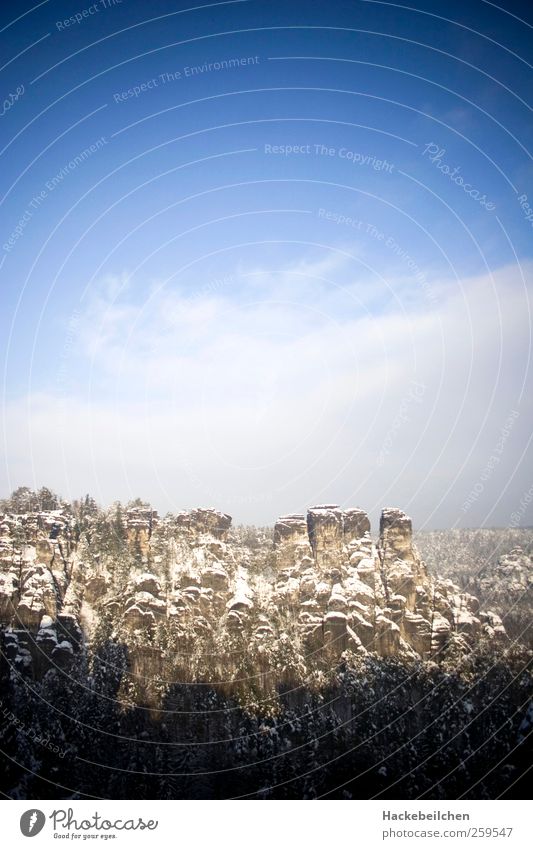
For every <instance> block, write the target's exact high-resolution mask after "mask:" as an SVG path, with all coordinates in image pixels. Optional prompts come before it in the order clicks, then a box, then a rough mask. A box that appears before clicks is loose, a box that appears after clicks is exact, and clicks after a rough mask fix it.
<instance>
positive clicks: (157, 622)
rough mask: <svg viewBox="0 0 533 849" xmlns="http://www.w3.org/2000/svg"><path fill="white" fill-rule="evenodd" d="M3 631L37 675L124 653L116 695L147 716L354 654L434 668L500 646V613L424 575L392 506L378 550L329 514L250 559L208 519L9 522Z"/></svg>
mask: <svg viewBox="0 0 533 849" xmlns="http://www.w3.org/2000/svg"><path fill="white" fill-rule="evenodd" d="M0 622H1V624H2V625H3V626H4V628H5V642H6V654H7V657H8V659H9V662H10V663H11V664H12V665H13V668H15V669H17V670H19V671H21V672H23V674H24V675H28V676H31V677H33V678H37V679H38V678H42V676H43V675H44V674H45V673H46V672H47V670H49V669H50V668H58V669H63V670H66V671H67V672H68V670H69V669H70V668H71V667H72V666H73V665H75V664H79V663H80V658H83V659H84V662H87V663H89V665H90V663H91V659H92V657H93V656H94V655H95V654H97V653H98V651H99V649H100V647H101V646H102V645H104V644H107V643H109V642H112V643H115V644H117V645H120V646H122V647H124V648H125V650H126V657H127V670H126V674H125V675H124V678H123V682H122V690H121V697H122V698H123V699H125V700H128V701H129V702H130V703H132V704H145V705H148V706H150V707H152V708H154V709H157V707H158V705H160V704H161V701H162V699H163V698H164V695H165V693H166V692H167V691H168V688H169V686H170V685H171V684H174V683H176V682H204V683H210V684H212V685H214V686H216V687H217V688H218V689H219V690H220V691H222V692H224V693H226V694H237V695H238V696H239V697H240V698H241V699H242V700H244V702H246V703H247V704H248V705H253V704H254V703H259V702H262V703H268V702H269V701H270V702H272V701H275V699H276V698H277V695H278V694H279V692H282V691H283V690H287V689H290V688H296V687H298V686H302V685H305V686H306V687H308V688H311V689H315V690H316V689H320V688H321V687H323V686H324V685H325V683H326V682H327V680H328V676H329V675H330V673H331V672H332V670H335V669H336V668H338V666H339V664H342V663H345V662H346V661H348V662H350V660H351V659H352V660H353V658H356V657H359V658H361V657H364V656H367V655H372V656H376V657H381V658H398V659H400V660H404V661H408V662H411V661H417V660H419V661H433V662H435V663H442V662H444V661H445V660H446V659H447V658H448V659H449V658H450V657H456V656H460V655H463V654H467V653H468V652H470V651H471V650H472V648H473V647H475V646H477V645H479V644H480V643H482V642H483V641H484V640H485V641H490V643H491V644H492V645H493V646H497V645H501V646H504V645H506V644H507V643H508V637H507V635H506V632H505V629H504V627H503V625H502V622H501V619H500V617H499V616H498V615H497V614H496V613H495V612H493V611H491V610H483V609H481V607H480V604H479V602H478V600H477V598H476V597H475V596H473V595H471V594H470V593H468V592H464V591H461V590H460V589H459V587H458V586H456V585H455V584H454V583H452V581H450V580H441V579H439V578H437V577H433V576H430V575H428V572H427V570H426V568H425V565H424V563H423V562H422V560H421V559H420V556H419V554H418V552H417V549H416V547H415V546H414V544H413V538H412V527H411V520H410V519H409V518H408V517H407V516H406V515H405V514H404V513H403V512H402V511H401V510H398V509H387V510H384V511H383V513H382V516H381V521H380V527H379V535H378V538H377V540H376V541H374V539H373V538H372V535H371V529H370V522H369V520H368V517H367V515H366V514H365V513H364V512H363V511H362V510H359V509H348V510H342V509H341V508H339V507H338V506H336V505H331V504H327V505H319V506H316V507H312V508H311V509H309V510H308V512H307V515H300V514H292V515H288V516H282V517H281V518H280V519H279V521H278V522H277V523H276V525H275V528H274V536H273V541H271V542H270V541H268V540H267V541H265V540H264V541H263V543H262V547H261V551H260V557H259V558H258V554H257V551H254V549H253V548H252V547H251V546H250V545H247V544H246V543H245V542H243V539H242V535H241V537H239V535H238V534H236V533H234V532H232V529H231V518H230V517H229V516H228V515H226V514H224V513H221V512H218V511H216V510H211V509H196V510H191V511H187V512H182V513H178V514H177V515H169V516H167V517H165V518H163V519H161V518H159V517H158V515H157V513H156V512H155V511H154V510H152V509H151V508H150V507H148V506H134V507H131V508H130V509H126V510H123V509H121V508H114V509H112V510H110V511H107V512H101V511H99V510H98V509H96V508H95V507H94V506H93V507H91V509H87V510H85V511H81V512H80V510H78V511H77V512H76V511H74V510H72V509H71V508H70V507H69V506H67V505H63V506H59V507H58V509H55V510H42V511H34V512H26V513H14V512H5V513H3V514H2V515H0Z"/></svg>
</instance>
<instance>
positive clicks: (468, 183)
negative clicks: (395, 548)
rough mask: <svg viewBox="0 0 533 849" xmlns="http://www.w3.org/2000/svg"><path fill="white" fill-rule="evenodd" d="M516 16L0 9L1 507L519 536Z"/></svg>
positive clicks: (522, 17) (524, 476) (250, 7)
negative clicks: (362, 520) (41, 494)
mask: <svg viewBox="0 0 533 849" xmlns="http://www.w3.org/2000/svg"><path fill="white" fill-rule="evenodd" d="M532 26H533V15H532V13H531V8H530V5H529V4H528V3H525V2H523V3H520V2H507V3H504V4H496V3H489V2H485V0H474V2H472V3H466V4H465V3H464V2H463V3H459V2H450V3H447V4H446V5H445V6H443V5H442V4H441V3H434V2H432V0H428V2H422V0H418V2H417V4H416V5H413V6H411V5H399V4H394V3H388V2H374V0H350V2H341V0H328V2H327V3H326V2H323V0H319V1H318V0H315V2H309V0H307V2H299V0H295V2H292V0H291V2H290V3H287V2H278V0H270V2H267V1H266V0H264V1H263V0H237V2H222V3H209V4H202V3H198V5H189V4H188V3H182V2H170V0H156V2H151V3H149V4H147V3H145V2H139V0H122V2H118V0H114V2H113V0H97V2H95V3H92V4H91V3H89V2H87V0H75V2H56V1H55V0H44V2H40V3H37V4H33V5H32V4H31V3H28V2H25V0H22V2H17V3H15V2H5V3H3V4H2V5H1V8H0V38H1V39H2V51H1V54H0V72H1V77H2V81H3V85H2V92H3V97H4V101H3V104H2V105H1V107H0V112H1V113H2V114H1V116H0V118H1V123H0V133H1V136H0V157H1V161H2V167H1V168H0V185H1V188H0V197H1V199H0V215H1V219H0V220H1V234H0V281H1V288H0V350H1V366H2V375H1V379H2V462H1V464H0V496H5V495H7V494H9V492H11V491H12V490H13V489H15V488H16V487H17V486H20V485H23V484H24V485H29V486H31V487H40V486H42V485H46V486H48V487H50V488H52V489H54V490H55V491H57V492H59V493H60V494H61V495H62V496H63V497H64V498H67V499H72V498H77V497H80V496H81V495H83V494H85V493H87V492H88V493H91V494H92V495H93V496H94V497H95V498H96V499H97V501H99V502H100V503H101V504H104V505H105V504H110V503H112V502H113V501H115V500H116V499H120V500H122V501H128V500H129V499H132V498H135V497H138V496H140V497H142V498H143V499H146V500H148V501H150V502H151V503H152V504H153V505H154V506H155V507H156V508H157V509H158V510H160V511H161V513H165V512H166V511H172V512H175V511H177V510H181V509H185V508H188V507H194V506H211V507H215V508H217V509H221V510H224V511H225V512H228V513H230V514H231V515H232V516H233V518H234V521H235V522H236V523H241V522H242V523H254V524H270V523H272V522H274V521H275V519H276V518H277V517H278V516H279V515H282V514H285V513H292V512H302V511H304V510H305V509H306V508H307V507H309V506H311V505H314V504H320V503H335V504H340V505H342V506H344V507H351V506H359V507H362V508H364V509H365V510H367V511H368V512H369V514H370V516H371V519H372V521H373V523H374V525H375V523H376V521H377V518H378V516H379V512H380V511H381V509H383V508H384V507H388V506H397V507H400V508H402V509H403V510H405V511H406V512H407V513H409V514H410V515H411V516H412V517H413V521H414V524H415V527H416V528H419V529H424V528H443V527H474V526H475V527H477V526H508V525H523V526H526V525H529V526H530V525H532V524H533V506H532V502H533V463H532V449H531V436H532V429H531V422H532V409H531V408H532V392H531V389H532V386H531V384H532V366H531V291H532V277H533V274H532V273H533V181H532V176H533V167H532V156H531V147H532V138H533V121H532V119H531V107H530V100H531V91H532V90H533V86H532V82H533V73H532V71H533V49H532V45H533V40H532V37H531V36H532Z"/></svg>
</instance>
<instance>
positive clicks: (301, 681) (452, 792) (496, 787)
mask: <svg viewBox="0 0 533 849" xmlns="http://www.w3.org/2000/svg"><path fill="white" fill-rule="evenodd" d="M532 550H533V531H532V530H530V529H520V528H515V529H501V530H498V529H480V530H471V531H464V530H463V531H459V530H454V531H452V530H450V531H433V532H426V533H420V534H418V535H417V536H416V545H415V542H414V541H413V532H412V524H411V519H410V518H409V517H408V516H406V515H405V514H404V513H403V512H402V511H401V510H399V509H385V510H383V512H382V515H381V520H380V526H379V529H378V530H377V532H376V533H373V532H372V529H371V528H370V523H369V520H368V517H367V515H366V513H365V512H364V511H363V510H360V509H341V508H339V507H338V506H336V505H320V506H316V507H312V508H310V509H309V510H308V511H307V514H306V515H303V514H302V515H300V514H292V515H288V516H283V517H281V518H280V519H279V520H278V522H277V523H276V524H275V527H274V529H273V530H272V529H270V528H255V527H243V526H237V527H233V526H232V521H231V518H230V516H228V515H226V514H225V513H222V512H218V511H216V510H213V509H204V508H198V509H194V510H189V511H183V512H180V513H177V514H174V515H171V514H169V515H167V516H166V517H164V518H160V517H159V516H158V514H157V512H156V511H155V510H153V509H152V508H151V507H150V506H149V505H148V504H145V503H143V502H141V501H140V500H136V501H134V502H131V503H130V504H128V505H125V506H122V505H120V504H115V505H114V506H113V507H112V508H109V509H105V510H104V509H101V508H99V507H98V506H97V504H96V503H95V502H94V500H93V499H91V498H90V497H89V496H87V497H86V498H84V499H81V500H80V501H77V502H74V503H71V504H69V503H66V502H63V501H61V500H60V499H59V498H57V497H56V496H55V495H54V494H53V493H51V492H50V491H49V490H47V489H42V490H40V491H39V492H32V491H31V490H29V489H27V488H20V489H19V490H17V491H15V492H14V493H13V495H12V496H11V497H10V498H8V499H6V500H4V501H3V502H0V623H1V643H2V644H1V657H0V662H1V666H0V677H1V704H0V749H1V750H2V760H3V773H2V790H3V792H4V793H6V794H8V795H9V796H10V797H15V798H27V799H31V798H34V799H38V798H41V799H43V798H65V799H67V798H86V797H97V798H130V799H131V798H163V799H173V798H202V799H207V798H228V797H249V798H317V797H324V796H328V797H330V798H331V797H336V798H373V797H377V798H390V799H394V798H413V799H414V798H426V799H431V798H435V799H442V798H459V797H464V798H497V797H501V796H503V797H506V798H515V797H519V796H520V795H521V793H523V792H524V787H525V782H526V781H527V776H526V772H527V770H528V767H529V766H530V764H531V747H530V743H531V731H532V730H533V708H532V687H531V659H532V650H533V631H532V627H531V583H532V561H531V552H532ZM419 552H421V553H419Z"/></svg>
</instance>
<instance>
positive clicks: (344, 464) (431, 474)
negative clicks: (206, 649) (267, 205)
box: [3, 254, 531, 524]
mask: <svg viewBox="0 0 533 849" xmlns="http://www.w3.org/2000/svg"><path fill="white" fill-rule="evenodd" d="M524 270H525V271H526V272H527V273H528V274H529V275H530V274H531V267H527V268H525V269H524ZM350 272H351V265H350V263H349V262H348V260H347V259H342V256H341V259H339V255H338V254H337V255H334V256H333V257H332V256H331V255H327V256H326V257H325V259H321V260H319V261H318V262H316V263H310V262H309V261H302V262H301V263H299V264H298V265H297V266H294V267H293V268H290V269H289V270H288V271H286V272H285V273H282V274H278V273H276V274H273V273H272V272H263V271H261V269H258V268H255V269H252V270H251V271H250V269H248V270H246V269H241V270H240V273H239V274H237V273H236V274H235V276H234V277H233V278H232V279H229V280H228V285H223V286H220V287H219V288H217V289H215V290H213V291H209V290H205V291H202V290H200V294H199V296H197V297H194V296H193V297H187V296H186V295H184V294H183V292H179V291H176V289H175V288H173V289H172V288H169V287H160V288H158V287H157V286H153V287H151V289H150V292H149V294H148V296H147V297H145V298H144V299H142V298H141V297H140V296H139V294H138V292H137V291H136V288H135V284H134V282H132V281H129V280H128V278H127V275H124V276H122V277H121V278H116V279H112V278H108V279H106V280H105V281H103V282H102V284H101V285H100V286H99V287H98V288H97V289H95V290H94V291H93V293H92V295H91V298H90V301H89V303H88V305H87V308H86V312H85V314H84V316H83V317H82V320H81V322H80V325H79V328H78V332H79V338H78V340H77V341H78V354H77V357H76V358H75V359H73V360H72V362H71V363H70V364H69V368H70V371H71V373H72V374H76V376H77V388H76V389H75V390H74V389H73V390H72V391H70V392H69V394H68V396H67V397H59V398H58V397H57V395H54V394H52V393H44V392H42V391H40V392H35V393H34V394H32V395H31V397H29V398H23V399H19V400H17V401H14V402H12V403H10V404H8V405H7V407H6V410H5V428H6V444H7V458H8V459H7V463H6V479H5V483H4V485H3V488H4V489H8V488H9V486H15V485H18V484H20V483H22V482H30V483H31V482H35V483H39V484H40V483H47V484H48V485H50V486H52V487H55V488H56V489H58V490H60V491H61V492H62V493H63V494H64V495H66V496H76V495H79V494H80V493H81V492H84V491H91V492H92V493H94V494H95V495H96V496H97V497H98V498H99V499H100V500H102V501H104V502H108V501H111V500H113V499H114V498H116V497H121V498H128V497H130V496H135V495H142V496H146V497H149V498H151V499H152V500H153V501H154V502H155V503H156V504H157V505H158V506H160V507H161V508H162V509H178V508H181V507H183V506H186V505H189V506H192V505H194V504H199V503H210V504H212V505H214V506H217V507H220V508H221V509H227V510H229V511H230V512H231V511H233V512H234V514H235V516H236V518H237V519H238V520H244V521H254V520H256V521H270V520H272V519H273V518H274V517H275V516H276V514H279V513H282V512H284V511H286V510H294V509H302V508H304V507H305V506H306V505H307V504H309V503H310V502H313V501H320V500H324V499H325V498H327V499H328V500H330V499H333V500H338V501H341V502H344V503H347V502H348V501H350V502H351V501H356V502H358V503H360V504H361V506H363V507H366V508H368V509H371V510H372V511H375V510H377V509H378V508H379V507H382V506H386V504H389V503H391V502H393V503H394V502H396V503H399V505H400V506H403V507H404V508H406V509H409V510H410V511H411V512H412V513H413V514H414V515H415V520H416V521H417V523H418V524H421V523H422V522H423V521H425V520H426V519H428V518H429V517H431V519H430V521H431V523H432V524H435V523H440V524H446V523H450V522H453V521H454V520H455V519H456V518H459V519H461V518H463V519H464V520H465V521H466V518H467V519H468V521H466V523H467V524H474V523H475V522H480V521H482V520H483V518H484V516H485V515H486V512H487V510H488V509H489V508H490V507H491V506H492V504H493V502H494V500H495V497H494V495H493V494H491V493H490V492H487V494H486V498H485V500H481V501H480V503H479V504H476V505H475V510H473V511H472V512H471V513H470V514H469V515H468V517H461V515H460V506H461V504H462V503H463V501H464V498H465V496H466V495H467V494H468V491H469V489H470V487H471V486H472V485H473V484H475V482H476V480H477V477H478V475H479V473H480V471H481V470H482V469H483V465H484V463H485V459H486V457H487V453H490V451H491V447H492V445H493V443H495V441H496V440H497V437H498V428H500V427H501V426H502V425H503V423H504V421H505V419H506V416H507V415H508V412H509V410H510V409H512V408H517V405H518V403H519V402H518V396H519V393H520V388H521V385H522V382H523V380H524V376H526V379H528V380H529V383H530V378H529V372H528V370H527V368H528V367H527V356H528V328H529V315H528V312H527V298H526V294H525V290H524V287H523V285H522V284H521V283H520V274H519V270H518V269H517V268H506V269H502V270H500V271H499V272H497V273H496V274H494V276H493V278H492V279H491V278H490V277H489V276H487V277H482V278H477V279H471V280H466V281H463V282H462V284H459V283H457V282H454V281H444V282H442V281H441V282H439V281H434V282H432V284H431V285H432V290H433V291H434V292H435V295H436V298H435V301H433V302H428V300H427V299H425V298H424V293H423V292H420V293H418V296H417V295H416V294H415V295H414V294H413V288H412V286H411V288H410V289H406V283H405V280H402V281H399V282H398V285H397V286H395V285H394V282H393V283H392V284H391V290H390V291H389V292H387V288H386V286H383V285H382V284H380V283H379V281H377V279H373V278H372V277H371V275H367V276H364V275H361V273H360V272H359V273H358V279H357V281H356V282H354V283H352V284H350V285H344V286H341V285H339V284H338V282H336V281H338V280H339V279H343V280H346V279H351V278H350ZM330 278H331V279H330ZM250 281H252V282H250ZM400 284H401V285H400ZM413 381H416V382H417V385H422V386H423V387H424V389H423V394H422V397H421V399H419V400H418V401H417V402H416V403H415V402H413V403H410V404H408V405H407V409H405V407H406V405H405V398H406V396H407V397H409V392H410V388H411V387H412V386H413ZM527 398H528V396H527V394H526V395H524V399H523V401H522V405H521V407H520V412H521V416H520V418H519V420H518V424H517V426H516V428H515V430H514V432H513V435H512V438H510V439H509V443H508V445H507V446H506V449H505V456H504V457H503V458H502V463H501V465H500V468H499V469H498V474H497V475H494V479H493V482H492V484H493V485H494V487H496V488H497V490H498V494H499V492H501V487H502V481H504V482H505V481H507V480H508V479H509V477H510V475H511V473H512V472H513V469H514V464H515V463H516V460H517V458H518V456H519V454H520V450H521V448H522V447H523V445H524V443H525V433H526V431H527V421H528V413H529V414H530V411H528V410H526V409H525V406H526V403H529V402H528V401H527V400H526V399H527ZM400 410H403V413H402V414H401V415H400V418H403V419H405V418H407V419H408V421H401V424H400V425H398V416H399V411H400ZM485 418H486V420H485ZM391 433H392V436H391ZM476 440H477V445H476V446H475V447H474V448H473V446H474V443H476ZM384 445H386V450H385V449H384ZM472 448H473V450H472ZM470 452H471V456H470V457H469V454H470ZM380 456H381V462H378V457H380ZM463 463H464V464H466V465H465V468H462V466H463ZM523 481H524V478H523V469H522V471H521V472H519V474H518V476H517V477H516V480H515V482H513V484H512V486H511V487H510V490H511V494H510V495H509V497H508V498H507V499H506V501H505V502H504V504H503V505H502V507H501V510H500V512H499V513H498V514H497V517H496V519H495V518H494V517H493V521H496V520H499V521H501V522H503V521H504V519H505V516H506V515H509V514H510V513H511V512H512V507H513V498H514V497H515V495H513V493H519V492H521V491H522V488H523ZM449 487H451V491H450V493H449V495H448V496H445V493H446V490H447V489H448V488H449ZM491 498H492V502H491ZM442 499H444V500H442ZM441 502H442V503H441Z"/></svg>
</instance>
